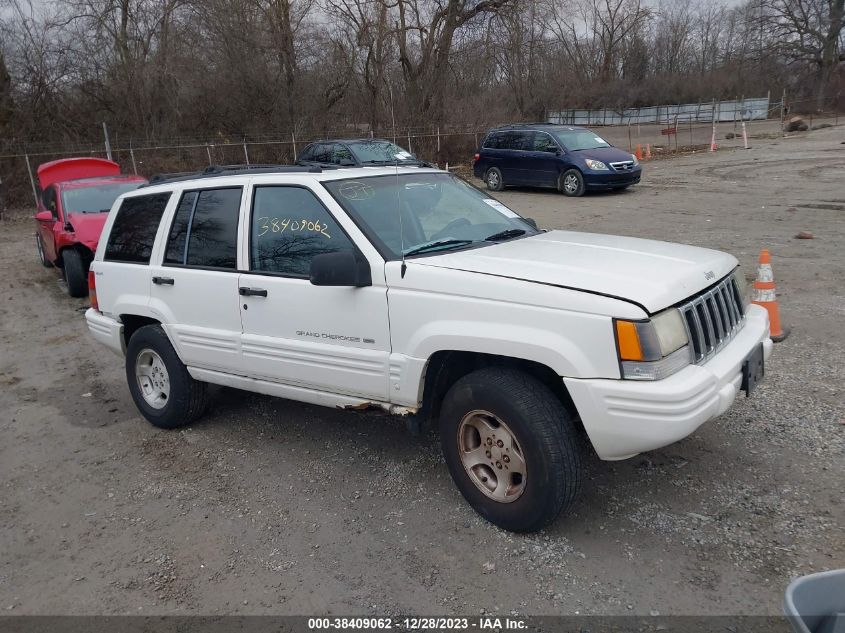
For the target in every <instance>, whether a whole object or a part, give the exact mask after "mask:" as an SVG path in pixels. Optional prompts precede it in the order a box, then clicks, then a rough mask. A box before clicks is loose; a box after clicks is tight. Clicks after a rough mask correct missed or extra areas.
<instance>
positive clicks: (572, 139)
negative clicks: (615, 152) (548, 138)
mask: <svg viewBox="0 0 845 633" xmlns="http://www.w3.org/2000/svg"><path fill="white" fill-rule="evenodd" d="M552 135H554V137H555V138H556V139H557V140H558V141H559V142H560V143H562V144H563V146H564V147H565V148H566V149H568V150H569V151H570V152H577V151H578V150H582V149H600V148H602V147H610V143H608V142H607V141H605V140H604V139H603V138H602V137H601V136H598V135H597V134H596V133H595V132H591V131H590V130H555V131H554V132H552Z"/></svg>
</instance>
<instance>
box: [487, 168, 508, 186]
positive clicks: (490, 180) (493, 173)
mask: <svg viewBox="0 0 845 633" xmlns="http://www.w3.org/2000/svg"><path fill="white" fill-rule="evenodd" d="M484 182H485V183H486V184H487V188H488V189H489V190H490V191H501V190H502V189H504V188H505V181H504V180H502V172H501V171H499V168H498V167H491V168H490V169H488V170H487V173H486V174H484Z"/></svg>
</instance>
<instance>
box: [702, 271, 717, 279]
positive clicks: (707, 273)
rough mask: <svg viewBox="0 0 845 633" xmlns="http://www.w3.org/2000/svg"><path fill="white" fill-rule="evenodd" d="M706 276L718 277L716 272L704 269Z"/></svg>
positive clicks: (707, 277)
mask: <svg viewBox="0 0 845 633" xmlns="http://www.w3.org/2000/svg"><path fill="white" fill-rule="evenodd" d="M704 278H705V279H716V273H714V272H713V271H712V270H706V271H704Z"/></svg>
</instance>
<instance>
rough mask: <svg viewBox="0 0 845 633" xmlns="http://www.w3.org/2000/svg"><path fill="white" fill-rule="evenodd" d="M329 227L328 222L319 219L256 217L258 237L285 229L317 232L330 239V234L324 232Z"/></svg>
mask: <svg viewBox="0 0 845 633" xmlns="http://www.w3.org/2000/svg"><path fill="white" fill-rule="evenodd" d="M328 228H329V225H328V224H325V223H323V222H320V221H319V220H307V219H301V220H292V219H290V218H271V217H262V218H258V237H261V236H262V235H266V234H267V233H270V232H273V233H284V232H285V231H291V232H297V231H300V232H301V231H308V232H313V233H319V234H320V235H322V236H324V237H327V238H328V239H332V236H331V235H329V234H328V233H327V232H326V229H328Z"/></svg>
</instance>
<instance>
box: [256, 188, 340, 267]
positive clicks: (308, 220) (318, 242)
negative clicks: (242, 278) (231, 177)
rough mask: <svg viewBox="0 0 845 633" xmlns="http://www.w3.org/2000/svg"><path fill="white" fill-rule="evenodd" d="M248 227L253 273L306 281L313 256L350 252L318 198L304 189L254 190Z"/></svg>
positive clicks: (337, 227)
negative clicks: (264, 273) (274, 274)
mask: <svg viewBox="0 0 845 633" xmlns="http://www.w3.org/2000/svg"><path fill="white" fill-rule="evenodd" d="M251 224H252V228H251V232H250V269H251V270H253V271H257V272H267V273H276V274H281V275H288V276H291V277H307V276H308V274H309V272H310V268H311V260H312V259H314V256H315V255H320V254H322V253H336V252H338V251H351V250H353V246H352V242H351V241H350V239H349V238H348V237H347V236H346V234H345V233H344V232H343V231H342V230H341V228H340V226H339V225H338V224H337V222H335V219H334V218H333V217H332V215H331V214H330V213H329V212H328V210H327V209H326V208H325V207H324V206H323V204H322V203H321V202H320V201H319V200H318V199H317V196H315V195H314V194H313V193H312V192H311V191H309V190H308V189H305V188H303V187H292V186H263V187H256V188H255V194H254V196H253V202H252V222H251Z"/></svg>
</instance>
